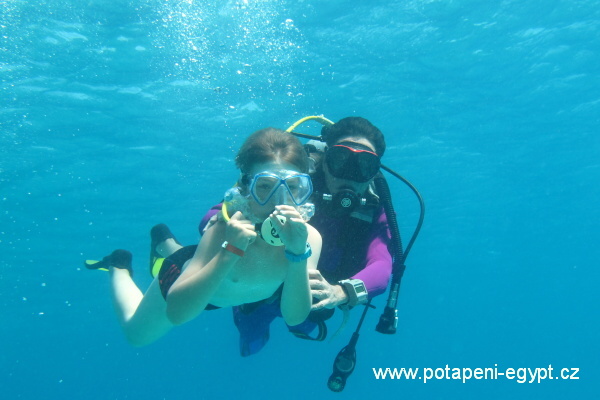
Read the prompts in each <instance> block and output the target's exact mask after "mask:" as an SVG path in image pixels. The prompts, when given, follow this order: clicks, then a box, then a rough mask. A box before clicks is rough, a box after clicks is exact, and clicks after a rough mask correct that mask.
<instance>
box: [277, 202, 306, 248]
mask: <svg viewBox="0 0 600 400" xmlns="http://www.w3.org/2000/svg"><path fill="white" fill-rule="evenodd" d="M278 215H283V216H284V217H285V218H286V220H285V222H284V223H282V222H281V221H279V219H277V216H278ZM270 219H271V222H272V223H273V227H275V229H276V230H277V234H278V235H279V238H280V239H281V241H282V242H283V244H284V245H285V248H286V250H287V251H289V252H290V253H292V254H298V255H299V254H304V252H305V251H306V241H307V239H308V228H307V227H306V222H305V221H304V219H302V216H301V215H300V213H299V212H298V210H296V209H295V208H294V207H292V206H286V205H278V206H276V207H275V211H273V213H272V214H271V215H270Z"/></svg>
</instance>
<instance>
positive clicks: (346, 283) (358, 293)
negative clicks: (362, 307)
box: [338, 279, 369, 307]
mask: <svg viewBox="0 0 600 400" xmlns="http://www.w3.org/2000/svg"><path fill="white" fill-rule="evenodd" d="M338 283H339V284H340V285H341V286H342V288H343V289H344V291H345V292H346V295H348V305H349V306H350V307H354V306H357V305H359V304H365V303H366V302H367V300H368V299H369V293H368V292H367V288H366V287H365V283H364V282H363V281H361V280H360V279H344V280H343V281H339V282H338Z"/></svg>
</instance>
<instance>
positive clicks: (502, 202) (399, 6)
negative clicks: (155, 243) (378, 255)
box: [0, 0, 600, 400]
mask: <svg viewBox="0 0 600 400" xmlns="http://www.w3.org/2000/svg"><path fill="white" fill-rule="evenodd" d="M0 7H1V13H0V79H1V82H0V85H1V86H0V89H1V91H0V104H1V108H0V254H1V255H2V256H1V257H0V305H1V307H2V310H4V313H5V317H4V318H3V321H2V323H1V324H0V343H2V344H1V345H0V348H1V351H0V390H1V393H2V398H4V399H90V400H92V399H99V400H100V399H119V400H121V399H146V400H151V399H157V400H159V399H160V400H162V399H169V400H171V399H215V398H216V399H238V398H242V399H250V400H252V399H264V398H285V399H290V400H295V399H307V398H311V397H312V398H322V399H329V398H331V399H333V398H342V397H343V398H349V399H359V398H365V397H368V398H373V397H382V398H390V399H392V398H393V399H407V400H408V399H440V400H441V399H449V400H454V399H461V400H462V399H564V398H570V399H597V398H598V393H599V392H600V383H599V377H600V345H599V340H598V339H599V338H600V312H599V304H600V294H599V289H598V287H599V284H600V269H599V266H600V264H599V261H598V260H600V246H599V245H598V242H599V241H600V207H599V205H598V204H599V201H600V161H599V160H600V132H599V129H598V127H599V126H600V90H599V88H600V53H599V52H598V49H599V48H600V7H599V5H598V3H597V2H595V1H592V0H581V1H567V0H545V1H541V0H532V1H526V2H525V1H513V0H503V1H475V0H407V1H400V0H372V1H368V2H365V1H356V0H330V1H316V0H296V1H291V0H222V1H217V0H206V1H192V0H181V1H172V0H171V1H169V0H140V1H133V0H113V1H107V0H88V1H74V0H63V1H59V0H37V1H25V0H0ZM307 116H323V117H325V118H327V119H328V120H331V121H333V122H337V121H340V120H342V119H343V118H346V117H363V118H366V119H367V120H368V121H370V122H371V123H372V124H373V125H375V126H376V127H377V128H379V129H380V130H381V132H382V133H383V135H384V136H385V141H386V145H387V148H386V151H385V154H384V155H383V156H382V158H381V162H382V164H383V165H384V166H385V167H386V168H389V169H391V170H392V171H394V172H395V173H396V174H399V175H400V176H401V177H404V178H405V179H407V180H408V181H409V182H410V183H411V184H412V185H414V187H416V188H417V189H418V193H420V195H421V196H422V199H423V201H424V204H425V209H424V220H423V223H422V226H420V231H419V233H418V236H417V237H416V240H415V241H414V244H413V245H412V247H410V252H409V253H408V254H406V260H405V262H404V265H405V266H406V270H405V272H404V274H403V277H402V281H401V286H400V290H399V292H398V296H397V309H398V314H397V315H398V324H397V328H396V332H395V334H382V333H380V332H378V331H377V330H376V326H377V325H378V322H379V320H380V316H381V315H382V312H383V311H384V309H386V304H388V292H389V288H388V291H387V292H386V293H383V294H381V295H379V296H376V297H374V298H373V300H372V303H371V305H372V306H373V307H374V308H372V309H370V311H369V312H368V313H367V314H366V316H365V317H364V320H363V321H362V325H361V328H360V337H359V340H358V341H357V342H356V343H355V347H354V348H355V351H356V355H355V357H353V358H352V360H351V361H352V367H353V368H354V369H353V370H351V371H349V372H348V371H346V370H345V369H344V368H346V367H347V365H342V364H343V363H335V364H334V360H336V356H338V354H339V353H340V350H342V348H344V347H345V346H346V345H348V343H349V341H350V340H351V338H352V337H353V333H354V332H355V330H356V329H357V326H358V324H359V322H361V315H362V312H363V310H364V309H365V307H364V306H362V305H357V306H356V307H354V308H352V309H351V310H350V311H349V312H347V313H344V312H342V311H341V310H336V312H335V313H334V315H333V317H332V318H331V319H329V320H327V321H326V323H327V328H328V336H327V338H325V340H323V341H312V340H303V339H301V338H298V337H295V336H294V335H292V334H291V333H290V332H289V331H288V329H287V327H286V325H285V323H284V322H283V320H282V319H281V318H277V319H275V320H274V321H273V322H272V323H271V325H270V330H269V331H268V332H269V334H268V339H269V340H268V342H267V343H266V344H265V346H264V348H263V349H262V350H260V351H258V352H256V354H253V355H251V356H246V357H242V356H241V354H240V334H239V332H238V330H237V329H236V326H235V324H234V319H233V315H232V311H231V309H229V308H224V309H219V310H215V311H210V312H204V313H202V314H200V315H199V316H198V317H197V318H194V319H193V320H191V321H189V322H188V323H185V324H181V325H179V326H175V327H174V328H173V329H172V330H170V331H169V332H168V333H167V334H165V335H164V337H161V338H159V339H158V340H156V341H155V342H154V343H150V344H148V345H146V346H133V345H131V344H130V343H129V342H128V340H127V338H126V336H125V335H124V332H123V331H122V329H121V327H120V325H119V320H118V318H117V314H116V312H115V308H114V306H113V299H112V296H111V291H112V286H111V282H112V281H111V278H110V277H111V274H110V273H109V272H105V271H102V270H91V269H88V268H86V267H85V266H84V261H86V260H102V257H104V256H106V255H108V254H111V252H113V251H114V250H115V249H126V250H128V251H130V252H131V253H132V254H133V261H132V271H133V280H134V281H135V284H136V285H137V286H139V288H140V289H141V290H142V292H143V291H145V290H146V289H147V288H148V287H149V286H150V285H151V283H152V282H153V277H152V276H151V274H150V273H149V271H148V269H149V259H148V254H149V248H150V240H151V236H150V230H151V228H152V227H153V226H155V225H156V224H159V223H164V224H166V225H168V227H169V228H170V230H171V231H172V233H173V234H174V235H175V236H176V238H177V240H178V241H179V242H180V243H181V244H183V245H193V244H198V241H199V239H200V234H199V231H198V223H199V222H200V220H201V219H202V217H203V216H204V215H205V213H206V212H207V211H208V210H209V209H210V208H211V207H212V206H213V205H215V204H217V203H220V202H221V201H222V199H223V196H224V194H225V192H226V191H227V190H228V189H230V188H231V187H232V186H234V185H235V184H236V181H237V180H238V178H239V171H238V169H237V168H236V165H235V158H236V154H237V152H238V149H239V148H240V146H241V145H242V143H244V140H246V138H247V137H248V136H249V135H250V134H252V133H253V132H255V131H257V130H260V129H263V128H267V127H274V128H278V129H283V130H285V129H287V128H288V127H290V126H291V125H292V124H294V123H295V122H296V121H299V120H301V119H302V118H304V117H307ZM321 129H322V125H321V123H319V121H318V120H310V121H308V122H306V123H304V124H302V125H300V126H298V127H297V128H296V129H295V131H297V132H301V133H304V134H307V135H312V136H319V135H320V134H321ZM594 132H596V133H594ZM300 140H301V141H302V143H306V142H307V140H308V139H306V138H301V139H300ZM355 153H356V151H355ZM346 173H349V172H347V171H346ZM383 175H384V176H385V178H386V181H387V183H388V184H389V189H390V193H391V199H392V203H393V207H394V211H395V215H396V218H397V223H398V228H399V231H400V235H401V238H402V244H403V245H404V247H405V249H406V246H407V244H408V243H409V241H410V239H411V237H412V236H413V232H415V230H416V229H417V227H419V217H420V213H421V207H420V205H419V200H418V198H417V196H415V193H414V192H413V191H412V190H411V189H410V187H409V186H407V185H406V184H405V183H404V182H403V181H402V180H400V179H397V177H396V176H395V175H394V174H392V173H388V172H386V171H384V172H383ZM115 269H116V268H115ZM113 272H114V271H113ZM121 272H123V271H121ZM356 337H357V336H356V335H354V338H356ZM335 371H337V372H338V373H340V371H342V374H345V375H344V377H345V379H346V382H345V387H344V388H343V391H341V392H340V393H335V392H334V391H333V390H331V387H330V386H328V380H329V379H330V376H332V373H334V374H335V373H336V372H335ZM343 371H346V372H343Z"/></svg>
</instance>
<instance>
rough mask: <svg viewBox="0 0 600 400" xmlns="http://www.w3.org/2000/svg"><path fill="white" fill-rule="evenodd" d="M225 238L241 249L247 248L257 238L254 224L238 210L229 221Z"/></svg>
mask: <svg viewBox="0 0 600 400" xmlns="http://www.w3.org/2000/svg"><path fill="white" fill-rule="evenodd" d="M225 239H226V240H227V241H228V242H229V243H230V244H231V245H232V246H235V247H237V248H239V249H241V250H246V249H247V248H248V246H249V245H250V244H252V243H253V242H254V240H256V231H255V229H254V224H253V223H252V222H250V220H247V219H246V217H244V214H242V213H241V212H239V211H238V212H236V213H235V214H233V215H232V216H231V218H230V219H229V221H227V228H226V229H225Z"/></svg>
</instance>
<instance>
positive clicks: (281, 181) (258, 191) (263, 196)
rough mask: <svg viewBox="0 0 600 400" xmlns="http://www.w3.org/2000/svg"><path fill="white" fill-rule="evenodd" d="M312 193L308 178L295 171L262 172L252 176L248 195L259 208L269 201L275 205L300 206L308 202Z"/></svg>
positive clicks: (310, 182)
mask: <svg viewBox="0 0 600 400" xmlns="http://www.w3.org/2000/svg"><path fill="white" fill-rule="evenodd" d="M312 191H313V186H312V181H311V179H310V176H309V175H308V174H302V173H299V172H295V171H281V172H280V173H277V174H276V173H273V172H269V171H264V172H260V173H258V174H256V175H254V177H253V178H252V180H251V182H250V193H251V194H252V197H253V198H254V200H255V201H256V202H257V203H258V204H260V205H261V206H264V205H265V204H267V203H268V202H269V201H272V202H273V203H274V204H276V205H279V204H288V205H292V204H291V203H293V204H294V205H296V206H300V205H302V204H304V203H306V201H308V199H309V197H310V195H311V194H312Z"/></svg>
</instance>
